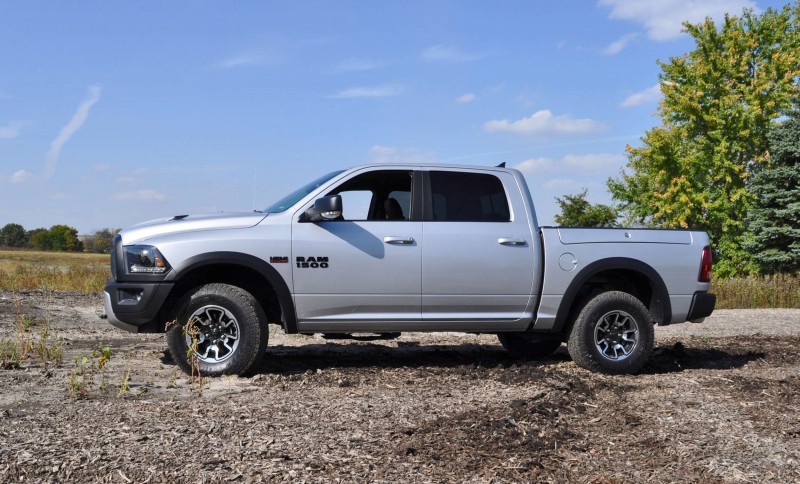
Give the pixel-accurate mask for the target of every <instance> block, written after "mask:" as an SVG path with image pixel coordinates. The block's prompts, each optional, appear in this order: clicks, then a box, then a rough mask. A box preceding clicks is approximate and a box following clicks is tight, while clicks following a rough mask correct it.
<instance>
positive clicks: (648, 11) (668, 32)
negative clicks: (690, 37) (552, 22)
mask: <svg viewBox="0 0 800 484" xmlns="http://www.w3.org/2000/svg"><path fill="white" fill-rule="evenodd" d="M598 5H602V6H604V7H610V8H611V13H610V14H609V17H610V18H613V19H622V20H628V21H631V22H636V23H638V24H641V25H643V26H644V28H645V29H646V30H647V36H648V37H649V38H651V39H652V40H670V39H674V38H676V37H678V36H680V35H681V29H682V28H683V25H682V24H683V22H684V21H689V22H691V23H698V22H702V21H703V20H705V18H706V17H711V18H713V19H715V20H721V19H722V18H723V16H724V14H725V13H731V14H735V15H738V14H739V13H741V11H742V9H744V8H755V7H756V4H755V2H754V1H752V0H658V1H646V0H599V2H598Z"/></svg>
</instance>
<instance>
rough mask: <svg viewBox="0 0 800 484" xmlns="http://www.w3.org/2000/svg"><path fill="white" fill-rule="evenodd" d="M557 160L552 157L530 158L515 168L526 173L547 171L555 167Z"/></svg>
mask: <svg viewBox="0 0 800 484" xmlns="http://www.w3.org/2000/svg"><path fill="white" fill-rule="evenodd" d="M554 164H555V162H554V161H553V160H552V159H550V158H545V157H540V158H530V159H527V160H525V161H523V162H521V163H517V164H516V165H514V168H516V169H517V170H519V171H521V172H522V173H526V174H538V173H546V172H549V171H551V170H552V169H553V165H554Z"/></svg>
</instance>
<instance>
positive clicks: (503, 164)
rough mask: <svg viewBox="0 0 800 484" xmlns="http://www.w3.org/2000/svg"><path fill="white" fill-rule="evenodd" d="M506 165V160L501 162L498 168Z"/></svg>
mask: <svg viewBox="0 0 800 484" xmlns="http://www.w3.org/2000/svg"><path fill="white" fill-rule="evenodd" d="M505 167H506V162H505V161H504V162H502V163H500V164H499V165H497V168H505Z"/></svg>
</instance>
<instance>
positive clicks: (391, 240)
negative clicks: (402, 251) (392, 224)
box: [383, 235, 414, 245]
mask: <svg viewBox="0 0 800 484" xmlns="http://www.w3.org/2000/svg"><path fill="white" fill-rule="evenodd" d="M383 241H384V242H386V243H387V244H392V245H411V244H413V243H414V237H398V236H393V235H389V236H386V237H384V238H383Z"/></svg>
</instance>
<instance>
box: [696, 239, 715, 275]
mask: <svg viewBox="0 0 800 484" xmlns="http://www.w3.org/2000/svg"><path fill="white" fill-rule="evenodd" d="M712 266H713V262H712V260H711V247H709V246H705V247H703V258H702V260H701V261H700V275H699V276H698V277H697V280H698V281H700V282H711V273H712V272H713V269H712Z"/></svg>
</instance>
